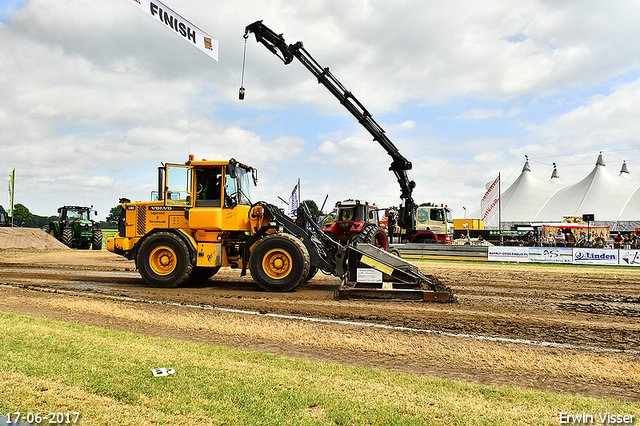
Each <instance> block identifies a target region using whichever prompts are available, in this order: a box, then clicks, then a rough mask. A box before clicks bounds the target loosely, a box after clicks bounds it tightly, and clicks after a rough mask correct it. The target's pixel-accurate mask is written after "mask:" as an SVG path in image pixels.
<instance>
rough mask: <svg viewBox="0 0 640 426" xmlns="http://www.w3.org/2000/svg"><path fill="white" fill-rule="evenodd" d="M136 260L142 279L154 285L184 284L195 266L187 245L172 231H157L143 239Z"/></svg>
mask: <svg viewBox="0 0 640 426" xmlns="http://www.w3.org/2000/svg"><path fill="white" fill-rule="evenodd" d="M136 261H137V264H138V269H139V270H140V275H141V276H142V279H144V280H145V281H146V282H147V283H148V284H150V285H152V286H153V287H177V286H179V285H181V284H184V283H185V282H187V281H188V280H189V278H190V277H191V274H192V272H193V268H194V266H193V260H192V259H191V258H190V256H189V250H188V249H187V245H186V244H185V243H184V241H182V240H181V239H180V237H178V236H177V235H175V234H172V233H170V232H156V233H155V234H152V235H150V236H149V237H147V238H146V239H145V240H144V241H142V244H141V245H140V249H139V250H138V256H137V258H136Z"/></svg>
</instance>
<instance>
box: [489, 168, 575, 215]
mask: <svg viewBox="0 0 640 426" xmlns="http://www.w3.org/2000/svg"><path fill="white" fill-rule="evenodd" d="M554 172H555V173H554V175H552V177H551V179H550V180H549V181H548V182H546V181H544V180H542V179H540V178H538V177H536V176H534V175H533V174H532V173H531V168H530V167H529V160H528V159H527V161H525V163H524V167H523V168H522V173H520V176H518V178H517V179H516V180H515V182H513V184H511V186H510V187H509V188H507V190H506V191H504V192H503V193H502V198H501V201H500V204H501V206H500V207H501V209H502V221H503V222H518V221H524V222H532V221H534V220H535V216H536V213H537V212H538V211H539V210H540V209H541V208H542V207H543V206H544V205H545V203H546V202H547V200H549V198H551V197H552V196H553V195H554V194H555V193H556V192H558V191H559V190H560V189H561V188H562V187H563V185H562V183H561V182H559V180H560V179H559V178H558V177H557V176H558V175H557V170H556V169H554ZM554 176H555V177H554Z"/></svg>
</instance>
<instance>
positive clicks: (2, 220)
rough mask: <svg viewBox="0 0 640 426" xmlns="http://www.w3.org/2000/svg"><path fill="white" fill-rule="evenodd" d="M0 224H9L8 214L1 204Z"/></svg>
mask: <svg viewBox="0 0 640 426" xmlns="http://www.w3.org/2000/svg"><path fill="white" fill-rule="evenodd" d="M0 226H11V222H9V215H8V214H7V212H6V210H5V209H4V207H2V206H0Z"/></svg>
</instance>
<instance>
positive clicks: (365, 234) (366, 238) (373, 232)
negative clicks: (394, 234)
mask: <svg viewBox="0 0 640 426" xmlns="http://www.w3.org/2000/svg"><path fill="white" fill-rule="evenodd" d="M349 242H351V243H353V242H356V243H365V244H371V245H374V246H376V247H378V248H379V249H382V250H384V251H387V250H388V249H389V241H388V240H387V234H385V233H384V231H383V230H382V228H380V227H379V226H376V225H374V224H373V223H365V224H364V226H363V227H362V230H361V231H360V233H358V234H355V235H354V236H352V237H351V240H350V241H349Z"/></svg>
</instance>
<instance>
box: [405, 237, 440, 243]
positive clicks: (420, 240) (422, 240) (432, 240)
mask: <svg viewBox="0 0 640 426" xmlns="http://www.w3.org/2000/svg"><path fill="white" fill-rule="evenodd" d="M411 242H412V243H415V244H435V243H436V242H437V241H436V239H435V237H434V236H432V235H418V236H417V237H415V238H414V239H413V240H412V241H411Z"/></svg>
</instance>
